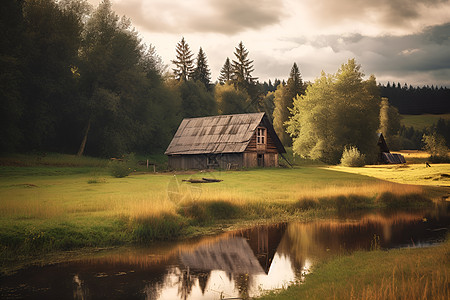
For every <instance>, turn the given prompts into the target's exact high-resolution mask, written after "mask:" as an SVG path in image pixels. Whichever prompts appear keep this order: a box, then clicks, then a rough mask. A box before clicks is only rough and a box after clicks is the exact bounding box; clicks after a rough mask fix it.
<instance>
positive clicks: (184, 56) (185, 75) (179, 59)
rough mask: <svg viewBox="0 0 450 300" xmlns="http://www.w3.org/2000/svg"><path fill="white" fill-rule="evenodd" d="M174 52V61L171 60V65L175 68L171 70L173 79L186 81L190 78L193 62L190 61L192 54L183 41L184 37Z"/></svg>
mask: <svg viewBox="0 0 450 300" xmlns="http://www.w3.org/2000/svg"><path fill="white" fill-rule="evenodd" d="M176 52H177V55H176V59H175V60H172V63H173V64H175V66H176V68H175V69H173V72H174V74H175V79H177V80H184V81H186V80H188V79H189V78H191V76H192V72H193V70H194V60H193V59H192V56H193V54H192V52H191V49H189V45H188V43H186V41H185V40H184V37H182V38H181V41H180V42H178V44H177V48H176Z"/></svg>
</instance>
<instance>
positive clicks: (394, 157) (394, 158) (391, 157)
mask: <svg viewBox="0 0 450 300" xmlns="http://www.w3.org/2000/svg"><path fill="white" fill-rule="evenodd" d="M377 145H378V149H379V152H378V163H381V164H404V163H406V160H405V158H404V157H403V155H401V154H398V153H391V151H389V148H388V146H387V144H386V140H385V139H384V136H383V134H382V133H378V143H377Z"/></svg>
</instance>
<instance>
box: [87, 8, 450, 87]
mask: <svg viewBox="0 0 450 300" xmlns="http://www.w3.org/2000/svg"><path fill="white" fill-rule="evenodd" d="M89 1H90V2H91V3H92V4H94V5H95V6H96V4H98V2H99V0H89ZM111 1H112V3H113V9H114V11H116V13H117V14H119V15H125V16H127V17H129V18H130V19H131V21H132V23H133V26H134V27H135V28H136V30H137V31H139V33H140V35H141V37H142V39H143V41H144V42H145V43H147V44H152V45H153V46H155V48H156V51H157V53H158V55H159V56H161V58H162V59H163V61H164V63H165V64H167V65H169V67H170V68H171V67H172V65H170V64H171V63H170V61H171V60H172V59H174V58H175V47H176V44H177V43H178V42H179V41H180V40H181V38H182V37H184V38H185V40H186V42H187V43H188V44H189V46H190V48H191V50H192V52H194V53H195V56H196V55H197V52H198V49H199V48H200V47H202V48H203V50H204V51H205V53H206V55H207V58H208V62H209V66H210V68H211V73H212V80H213V81H215V80H216V79H217V77H218V75H219V72H220V69H221V67H222V66H223V63H224V62H225V59H226V58H227V57H229V58H230V59H232V58H234V57H233V52H234V49H235V47H236V46H237V45H238V43H239V42H240V41H242V42H243V43H244V45H245V47H246V48H247V50H249V52H250V53H249V58H250V59H252V60H254V67H255V71H254V73H253V75H254V76H255V77H258V78H259V80H260V81H261V82H262V81H267V80H268V79H274V78H280V79H285V78H287V77H288V76H289V72H290V69H291V67H292V64H293V63H294V62H296V63H297V64H298V66H299V68H300V72H301V74H302V77H303V79H304V80H311V81H313V80H314V79H315V78H317V77H318V76H319V75H320V72H321V71H322V70H323V71H325V72H327V73H335V72H336V71H337V69H338V68H339V66H340V65H341V64H342V63H344V62H346V61H347V60H348V59H349V58H356V61H357V62H358V63H359V64H361V65H362V69H363V72H364V73H365V74H366V75H367V76H368V75H370V74H374V75H375V76H376V78H377V80H378V82H381V83H384V84H385V83H387V82H388V81H391V82H392V81H395V82H401V84H402V85H403V83H408V84H412V85H420V86H422V85H432V84H433V85H443V86H447V87H450V0H377V1H371V0H111Z"/></svg>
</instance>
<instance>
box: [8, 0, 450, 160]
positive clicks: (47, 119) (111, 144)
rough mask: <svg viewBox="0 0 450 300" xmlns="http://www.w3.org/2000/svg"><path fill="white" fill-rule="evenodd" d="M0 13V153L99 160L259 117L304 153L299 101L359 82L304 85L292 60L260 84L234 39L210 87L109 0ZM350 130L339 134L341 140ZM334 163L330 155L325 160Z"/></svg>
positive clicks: (193, 62)
mask: <svg viewBox="0 0 450 300" xmlns="http://www.w3.org/2000/svg"><path fill="white" fill-rule="evenodd" d="M0 13H1V19H0V28H1V30H2V32H4V33H5V34H4V37H3V41H2V43H1V45H0V67H1V69H2V73H1V80H0V95H1V99H0V101H1V103H0V105H1V106H2V110H1V118H0V122H1V125H2V131H1V133H0V151H2V152H11V151H19V152H25V151H54V152H63V153H78V154H79V155H83V154H88V155H92V156H104V157H108V156H109V157H110V156H118V155H122V154H124V153H130V152H136V153H161V152H162V151H164V149H165V148H166V147H167V145H168V143H169V142H170V140H171V138H172V136H173V134H174V132H175V130H176V129H177V127H178V125H179V123H180V121H181V119H182V118H185V117H199V116H208V115H216V114H233V113H247V112H257V111H263V112H266V113H267V115H268V116H269V117H270V118H272V120H273V123H274V128H275V130H276V132H277V134H278V135H279V136H280V139H281V140H282V142H283V144H284V145H286V146H290V145H292V144H293V145H294V149H298V151H299V152H298V153H301V151H300V147H298V146H296V143H297V144H298V143H299V145H302V146H301V148H308V147H311V145H310V144H311V142H308V143H309V144H308V143H306V140H309V141H311V138H305V137H304V136H303V134H304V133H305V134H306V128H307V126H306V125H302V126H301V128H303V129H302V130H300V124H301V122H300V120H301V119H304V118H306V114H305V112H307V111H309V112H313V111H315V110H317V109H319V108H320V107H321V106H320V105H319V106H317V107H316V108H315V109H313V110H312V111H311V110H310V108H301V107H302V105H303V106H304V105H306V102H307V99H310V98H311V97H312V95H313V94H314V93H316V94H317V95H319V94H320V93H319V90H322V89H323V91H329V92H330V94H323V95H322V96H323V97H324V98H323V99H324V101H325V102H324V103H328V102H329V101H331V100H326V99H325V98H326V97H325V96H327V97H333V96H335V94H333V93H331V91H332V90H333V89H334V87H333V88H332V89H331V88H330V87H329V86H327V85H326V84H322V82H327V81H330V82H331V81H334V80H337V81H339V80H341V79H339V78H341V76H344V75H343V74H341V73H345V74H347V73H348V74H353V75H352V76H354V77H355V76H356V77H358V76H359V79H358V80H359V81H362V77H361V76H362V73H361V72H360V71H359V68H360V67H359V66H358V65H357V64H356V63H355V62H354V61H349V64H350V65H349V66H347V65H343V67H342V68H344V69H342V70H341V71H339V74H340V75H336V76H337V77H336V78H334V77H333V78H328V79H327V78H326V77H323V75H322V77H321V78H320V80H319V79H318V81H316V82H314V83H305V82H303V80H302V77H301V73H300V69H299V67H298V65H297V64H296V63H293V65H292V68H291V70H290V73H289V78H288V79H287V81H284V80H282V81H281V80H279V79H275V80H274V81H271V80H269V82H268V83H266V82H263V83H260V82H259V81H258V78H256V77H254V76H253V72H254V65H253V60H251V59H250V53H249V51H248V50H247V49H246V47H245V46H244V44H243V42H242V41H241V42H240V43H238V45H237V46H236V47H235V49H234V51H233V52H232V56H231V59H230V58H229V57H227V58H226V59H225V62H224V64H223V67H222V68H221V70H220V75H219V77H218V78H217V81H216V82H212V79H211V71H210V68H209V66H208V60H207V54H206V53H205V51H204V50H203V49H202V48H201V47H200V48H199V50H198V53H197V55H194V53H193V52H192V51H191V49H190V47H189V44H188V42H187V41H186V40H185V39H184V38H181V40H180V42H178V44H177V45H176V46H175V55H174V59H173V60H172V61H171V62H172V63H173V65H174V68H173V69H172V70H170V71H168V70H167V67H166V66H165V65H164V63H163V62H162V60H161V58H160V57H159V56H158V55H157V53H156V49H155V48H154V47H153V46H152V45H146V44H144V43H143V42H142V41H141V39H140V38H139V35H138V32H136V31H135V29H134V28H133V27H132V26H131V22H130V20H129V19H127V18H126V17H119V16H118V15H117V14H116V13H115V12H114V11H113V10H112V8H111V2H110V1H109V0H104V1H103V2H101V3H100V4H99V6H98V7H97V8H95V9H93V8H92V7H91V6H90V5H89V4H88V3H87V1H85V0H60V1H56V0H24V1H20V0H5V1H4V3H3V4H2V6H1V8H0ZM347 69H348V70H347ZM351 70H353V71H351ZM344 71H345V72H344ZM352 72H353V73H352ZM348 74H347V75H348ZM344 77H345V76H344ZM344 77H343V78H344ZM350 77H351V76H350ZM342 80H343V79H342ZM374 82H375V80H374V79H370V80H369V82H368V83H367V84H366V83H364V84H363V85H359V87H360V88H361V87H363V88H364V89H368V87H370V91H369V92H370V93H369V94H370V95H371V96H367V95H365V96H364V97H366V98H367V97H369V98H370V97H375V98H376V99H378V100H377V101H378V102H377V101H372V102H373V103H378V104H377V105H378V113H379V112H380V106H381V102H380V101H381V100H379V96H380V92H381V96H383V93H382V92H383V88H385V87H383V86H377V85H374ZM344 84H348V86H347V87H345V85H344ZM352 84H353V83H352V82H351V81H350V82H347V81H345V80H343V81H342V83H341V85H340V87H339V89H341V90H345V89H346V88H347V89H348V90H349V91H353V92H355V93H360V91H359V90H357V89H356V90H355V89H354V88H355V87H358V85H353V86H352ZM308 90H309V92H308ZM439 90H444V91H446V90H447V89H439ZM323 91H322V92H323ZM322 96H320V97H322ZM302 97H303V98H302ZM355 97H356V96H355ZM355 97H353V96H352V97H350V98H351V99H353V100H354V101H353V100H351V101H350V100H348V99H347V100H346V101H347V102H345V101H344V102H342V101H341V102H342V103H348V104H349V105H350V106H349V107H352V105H353V106H355V111H357V110H358V109H361V107H362V105H363V104H362V102H358V101H359V100H358V99H356V98H355ZM392 97H394V96H392ZM347 98H348V97H347ZM350 98H349V99H350ZM300 99H304V100H302V101H301V100H300ZM327 101H328V102H327ZM333 101H334V100H333ZM395 101H396V100H393V99H391V98H389V102H390V104H389V103H388V104H386V105H387V106H386V107H388V109H386V110H385V116H386V118H387V117H389V119H390V120H391V123H390V125H389V126H390V127H389V128H390V129H389V128H388V127H387V125H386V126H385V129H386V135H387V136H388V137H389V136H392V137H393V136H395V135H398V132H399V131H400V129H397V128H396V127H395V126H396V125H395V122H394V121H392V120H395V119H396V118H397V115H398V110H395V109H394V108H393V106H395V105H393V104H395V103H396V102H395ZM300 102H302V104H301V105H300ZM341 102H339V101H338V102H333V103H331V102H330V103H328V104H327V105H328V108H327V109H328V110H329V112H330V115H329V117H330V116H332V115H335V114H338V113H339V114H342V116H343V117H344V116H346V115H348V112H346V111H345V107H341V106H339V105H338V104H339V103H341ZM372 102H370V103H371V104H370V105H372V104H373V103H372ZM296 103H297V104H296ZM358 103H359V104H358ZM399 110H400V109H399ZM370 111H375V109H373V108H371V109H370ZM400 112H401V111H400ZM322 113H323V111H322ZM331 113H333V114H331ZM302 114H303V115H302ZM339 118H341V117H339ZM339 118H337V119H336V120H334V121H333V122H334V123H332V122H329V124H328V125H327V126H328V127H326V128H327V129H326V130H325V132H331V131H330V130H331V128H332V127H329V126H331V125H333V126H338V123H339V122H340V121H339V120H340V119H339ZM361 118H362V117H361ZM315 119H317V116H316V118H315ZM365 119H366V120H368V119H367V118H365ZM302 122H303V121H302ZM294 124H296V125H298V126H297V127H296V128H295V126H294ZM392 124H394V125H392ZM317 125H318V126H319V124H317ZM353 125H354V126H356V127H358V126H359V125H358V124H353ZM353 125H352V124H349V126H348V127H347V128H346V129H345V130H347V133H348V131H349V130H351V128H352V127H351V126H353ZM289 126H291V127H289ZM293 126H294V127H293ZM356 127H355V128H356ZM372 127H373V126H370V128H372ZM336 128H338V127H336ZM392 128H394V129H392ZM339 130H340V129H339ZM339 130H335V133H336V134H337V132H338V131H339ZM389 130H390V131H389ZM394 131H395V133H393V132H394ZM342 134H344V133H342ZM362 135H364V134H362ZM341 136H344V135H341ZM315 138H316V137H315ZM300 139H304V140H305V142H301V143H300V142H299V141H300ZM319 144H323V143H322V142H319ZM364 147H365V146H362V148H364ZM337 148H339V151H341V150H342V147H341V146H339V147H337ZM337 148H336V149H337ZM311 149H314V151H315V150H317V149H319V148H317V147H315V146H313V147H312V148H311ZM324 149H325V148H324ZM329 150H330V151H331V149H329ZM320 151H322V150H320ZM327 151H328V150H327ZM333 151H334V150H333ZM331 152H332V151H331ZM336 157H337V153H335V154H333V159H331V160H332V161H336V159H337V158H336ZM331 160H330V161H331Z"/></svg>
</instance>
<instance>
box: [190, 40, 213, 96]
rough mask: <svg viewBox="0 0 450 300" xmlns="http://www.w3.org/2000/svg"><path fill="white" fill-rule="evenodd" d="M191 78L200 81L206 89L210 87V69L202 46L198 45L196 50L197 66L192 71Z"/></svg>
mask: <svg viewBox="0 0 450 300" xmlns="http://www.w3.org/2000/svg"><path fill="white" fill-rule="evenodd" d="M192 79H194V80H198V81H200V82H202V83H203V84H204V85H205V87H206V89H208V90H209V89H210V83H211V71H210V70H209V67H208V61H207V59H206V54H205V52H204V51H203V49H202V47H200V50H199V51H198V55H197V66H196V67H195V69H194V71H193V73H192Z"/></svg>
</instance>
